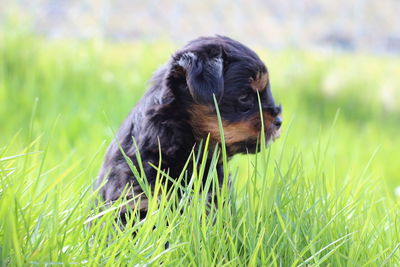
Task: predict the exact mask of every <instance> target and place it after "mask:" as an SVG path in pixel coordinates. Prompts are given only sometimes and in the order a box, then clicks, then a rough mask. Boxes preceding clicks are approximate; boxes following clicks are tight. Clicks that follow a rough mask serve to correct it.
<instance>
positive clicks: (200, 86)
mask: <svg viewBox="0 0 400 267" xmlns="http://www.w3.org/2000/svg"><path fill="white" fill-rule="evenodd" d="M176 63H177V64H178V65H179V66H180V67H181V68H183V70H184V72H185V75H186V83H187V86H188V88H189V92H190V94H191V95H192V97H193V99H194V101H196V102H197V103H200V104H210V103H214V100H213V94H215V97H216V99H217V100H219V99H220V98H221V97H222V94H223V91H224V78H223V59H222V55H221V52H217V53H214V55H211V56H210V54H208V55H207V56H204V55H201V56H200V55H197V54H196V52H185V53H183V54H181V55H180V56H179V57H178V58H176Z"/></svg>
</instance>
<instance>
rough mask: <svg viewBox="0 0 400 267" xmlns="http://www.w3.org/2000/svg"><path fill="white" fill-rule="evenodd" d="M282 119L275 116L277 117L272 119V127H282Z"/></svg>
mask: <svg viewBox="0 0 400 267" xmlns="http://www.w3.org/2000/svg"><path fill="white" fill-rule="evenodd" d="M282 122H283V121H282V117H281V116H277V117H275V119H274V122H273V123H274V125H275V126H276V127H278V128H280V127H281V125H282Z"/></svg>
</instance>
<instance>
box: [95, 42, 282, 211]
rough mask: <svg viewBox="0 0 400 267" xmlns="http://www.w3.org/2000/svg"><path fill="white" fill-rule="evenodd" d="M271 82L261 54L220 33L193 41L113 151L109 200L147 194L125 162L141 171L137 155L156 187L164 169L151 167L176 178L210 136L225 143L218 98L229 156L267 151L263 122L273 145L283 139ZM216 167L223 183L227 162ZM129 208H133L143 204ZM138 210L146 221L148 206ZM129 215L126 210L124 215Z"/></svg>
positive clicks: (101, 179)
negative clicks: (262, 145)
mask: <svg viewBox="0 0 400 267" xmlns="http://www.w3.org/2000/svg"><path fill="white" fill-rule="evenodd" d="M269 78H270V77H269V74H268V70H267V68H266V66H265V64H264V63H263V62H262V61H261V59H260V58H259V57H258V55H257V54H256V53H255V52H253V51H252V50H251V49H249V48H248V47H246V46H245V45H243V44H241V43H240V42H238V41H235V40H233V39H231V38H228V37H224V36H219V35H217V36H214V37H200V38H198V39H195V40H193V41H191V42H189V43H188V44H187V45H186V46H184V47H183V48H182V49H181V50H179V51H177V52H176V53H175V54H173V55H172V57H171V59H170V60H169V62H168V63H167V64H165V65H164V66H162V67H161V68H160V69H159V70H158V71H156V72H155V74H154V75H153V78H152V80H151V83H150V87H149V89H148V90H147V92H146V93H145V95H144V96H143V98H142V99H141V100H140V101H139V102H138V104H137V105H136V106H135V107H134V108H133V110H132V111H131V112H130V114H129V115H128V117H127V118H126V119H125V121H124V122H123V123H122V125H121V127H120V129H119V130H118V132H117V134H116V139H114V141H113V142H112V143H111V144H110V146H109V147H108V149H107V152H106V155H105V160H104V163H103V165H102V167H101V169H100V172H99V175H98V182H97V183H98V185H100V184H104V185H103V187H102V188H101V189H100V193H101V196H102V198H103V200H105V201H106V202H109V203H110V202H111V203H112V202H113V201H115V200H116V199H118V198H119V197H121V194H123V193H124V189H125V188H126V187H127V186H129V187H130V188H131V189H132V190H131V191H130V193H129V195H128V197H133V196H137V195H139V194H141V193H143V192H142V189H141V187H140V185H139V183H138V181H137V180H136V178H135V176H134V174H133V173H132V171H131V168H130V167H129V165H128V163H127V160H126V159H125V156H127V157H129V159H130V160H131V161H132V164H133V165H134V166H135V167H136V168H137V169H138V170H139V163H138V158H137V152H138V151H137V150H139V152H140V156H141V161H142V163H143V164H142V165H143V170H144V173H145V176H146V179H147V182H148V184H149V185H150V186H154V184H155V181H156V175H157V170H156V169H155V168H154V167H152V166H151V164H153V165H155V166H161V169H162V170H165V171H166V172H167V173H168V174H169V176H170V177H173V178H176V177H178V176H179V175H180V174H181V172H182V169H183V168H184V165H185V163H186V162H187V160H188V157H189V155H190V153H191V152H192V150H193V148H196V146H199V143H200V142H201V141H202V140H203V141H204V140H205V139H206V138H207V136H208V135H209V142H210V144H211V145H218V144H219V143H220V142H221V137H220V129H219V124H218V117H217V112H216V105H215V102H214V101H215V100H216V102H217V104H218V108H219V111H220V118H221V122H222V125H223V131H224V138H225V145H226V151H227V155H228V157H229V158H230V157H232V156H233V155H235V154H239V153H256V152H257V151H259V149H260V145H259V144H260V142H259V137H260V135H261V129H262V126H261V125H262V121H261V118H262V119H263V124H264V132H265V138H266V142H267V143H271V142H272V141H273V140H275V139H276V138H277V137H279V132H280V128H281V125H282V118H281V112H282V108H281V106H280V105H276V104H275V101H274V98H273V96H272V93H271V88H270V79H269ZM214 99H215V100H214ZM259 99H260V102H259ZM260 106H261V110H262V112H260ZM260 114H262V116H261V115H260ZM134 140H135V141H134ZM121 149H122V150H123V152H124V153H125V156H124V153H122V152H121ZM160 151H161V152H160ZM159 153H161V159H162V160H161V161H162V162H159V159H160V154H159ZM150 163H151V164H150ZM216 168H217V174H218V181H219V182H220V183H221V182H222V181H223V177H224V173H223V167H222V163H218V165H217V167H216ZM188 171H189V172H190V168H188ZM189 177H190V176H189ZM132 191H133V192H132ZM129 205H131V207H132V209H133V208H134V205H135V204H134V203H132V202H131V204H129ZM136 208H138V210H139V211H140V216H141V217H144V216H145V215H146V212H147V204H146V200H145V199H142V200H141V201H140V207H136ZM125 212H126V210H125V209H122V210H121V214H124V213H125Z"/></svg>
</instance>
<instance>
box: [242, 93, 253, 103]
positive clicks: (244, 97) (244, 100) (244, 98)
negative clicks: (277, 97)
mask: <svg viewBox="0 0 400 267" xmlns="http://www.w3.org/2000/svg"><path fill="white" fill-rule="evenodd" d="M251 100H252V99H251V94H249V93H247V94H245V95H241V96H239V102H240V103H243V104H247V103H249V102H250V101H251Z"/></svg>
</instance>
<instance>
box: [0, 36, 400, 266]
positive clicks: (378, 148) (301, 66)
mask: <svg viewBox="0 0 400 267" xmlns="http://www.w3.org/2000/svg"><path fill="white" fill-rule="evenodd" d="M174 49H175V48H174V47H173V46H172V45H170V44H145V43H142V44H126V43H118V44H110V43H107V42H103V41H99V40H97V41H85V42H83V41H72V40H64V41H45V40H43V39H41V38H37V37H34V36H29V35H26V34H24V35H18V34H7V35H3V36H2V37H0V103H1V105H0V130H1V131H0V179H1V180H0V240H1V242H0V254H1V262H2V264H9V265H28V264H38V265H45V264H60V263H64V264H71V265H73V264H78V265H82V264H84V265H91V266H98V265H99V264H101V265H118V264H120V265H126V264H129V265H135V264H151V263H155V264H160V263H164V264H169V265H171V266H177V265H211V264H212V265H224V264H225V265H228V266H231V265H253V266H264V265H272V266H291V265H294V266H297V265H302V266H303V265H304V266H306V265H322V266H326V265H331V266H347V265H349V266H353V265H354V266H359V265H367V266H368V265H370V266H379V265H388V266H396V265H398V264H399V262H400V257H399V251H400V250H399V244H400V233H399V231H400V228H399V218H400V217H399V216H400V214H399V205H398V201H399V200H398V198H397V197H396V196H395V195H394V190H395V187H396V186H398V185H400V176H399V173H400V169H399V167H398V165H397V164H398V158H399V157H400V152H399V148H400V140H399V138H397V135H398V131H399V129H400V126H399V124H398V121H399V114H400V113H399V110H398V107H399V106H400V105H399V102H398V99H399V98H398V93H399V91H398V90H399V85H400V80H399V77H397V76H396V75H395V73H398V72H397V70H399V66H400V62H399V59H390V58H378V57H372V56H364V55H335V54H326V55H324V54H320V53H318V54H317V53H305V52H298V51H284V52H272V51H265V50H261V49H260V50H259V52H260V54H261V56H262V57H263V59H265V61H266V63H267V65H268V67H269V69H270V72H271V79H272V87H273V89H272V90H273V93H274V96H275V98H276V100H277V102H279V103H281V104H282V105H283V109H284V119H285V122H284V128H283V136H282V137H281V139H279V140H277V141H276V143H275V144H273V145H272V147H271V148H269V149H265V150H263V151H261V153H259V154H258V155H256V156H249V157H247V156H241V157H235V158H234V159H233V160H232V161H230V162H229V163H228V164H227V165H226V166H225V168H226V169H229V170H230V172H231V177H232V180H233V188H234V190H228V188H227V187H225V188H224V190H222V191H221V192H220V193H219V195H218V198H219V201H217V205H218V206H219V207H218V209H211V210H209V207H208V206H207V205H206V201H205V199H206V196H205V195H204V192H201V190H200V189H201V183H200V181H199V178H198V177H201V176H202V175H201V174H202V173H203V172H204V168H205V166H204V164H200V165H199V166H197V167H196V168H195V169H196V170H197V171H196V172H195V174H194V175H193V176H192V177H185V176H184V175H182V176H181V179H184V178H185V179H188V184H189V185H188V187H186V188H181V187H178V186H177V187H174V188H173V189H172V190H171V191H167V190H166V189H165V188H164V187H163V186H162V181H165V179H168V177H167V175H166V174H165V173H162V172H159V174H158V181H159V182H158V183H157V186H156V189H155V191H156V196H157V197H150V204H149V206H150V212H149V216H148V217H147V218H146V219H145V221H142V222H140V223H135V224H133V225H132V226H128V227H127V228H125V229H123V230H122V229H121V228H120V227H118V226H117V225H116V224H117V223H118V222H116V220H115V216H116V213H117V209H116V207H118V206H119V205H122V204H123V203H125V202H126V200H124V199H121V200H120V201H118V202H117V203H115V204H114V205H113V206H111V207H108V206H107V207H103V208H102V209H100V208H101V205H100V207H96V206H95V205H94V203H95V202H96V200H97V198H98V196H97V192H96V191H95V189H94V187H93V183H94V181H95V179H96V175H97V171H98V168H99V165H100V164H101V161H102V157H103V154H104V150H105V147H106V146H107V144H108V143H109V141H110V140H111V138H112V136H113V131H115V130H116V128H117V127H118V125H119V123H120V122H121V121H122V119H123V118H124V117H125V116H126V114H127V113H128V112H129V110H130V108H131V107H132V106H133V105H134V104H135V103H136V102H137V100H138V99H139V98H140V96H141V95H142V93H143V92H144V90H145V88H146V83H147V81H148V79H149V78H150V77H151V73H152V72H153V71H154V70H155V69H156V68H157V67H158V66H160V65H161V64H163V63H164V62H166V61H167V60H168V58H169V56H170V54H171V53H172V52H173V51H174ZM382 88H386V89H385V90H388V92H389V93H387V94H389V96H391V97H389V98H385V97H380V95H381V93H382V92H381V91H382ZM388 88H389V89H388ZM390 88H394V89H390ZM393 90H394V93H393ZM387 99H393V101H395V103H397V105H394V107H392V106H390V105H391V104H390V103H389V102H387V101H389V100H387ZM385 101H386V102H385ZM204 145H205V146H207V144H204ZM206 151H207V150H206ZM212 152H213V150H212V149H211V150H209V152H208V153H212ZM219 153H222V154H223V150H222V151H219ZM215 155H217V154H215ZM203 156H204V155H202V154H199V155H196V154H193V155H192V156H191V158H190V159H189V160H188V164H193V161H200V162H201V161H202V160H203ZM214 157H215V156H214ZM154 167H156V168H157V166H154ZM138 173H140V171H138ZM175 178H176V177H175ZM206 184H207V186H209V187H211V188H212V186H215V172H210V175H209V177H208V182H207V183H206ZM177 190H180V191H181V193H182V195H183V198H182V200H180V201H178V200H177V199H176V198H175V197H174V196H175V195H176V193H175V192H176V191H177ZM100 213H101V214H100ZM99 214H100V215H101V216H98V215H99ZM131 220H135V221H136V222H137V218H136V217H135V216H133V217H132V218H131ZM167 242H168V243H169V247H168V248H166V247H165V244H166V243H167Z"/></svg>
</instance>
